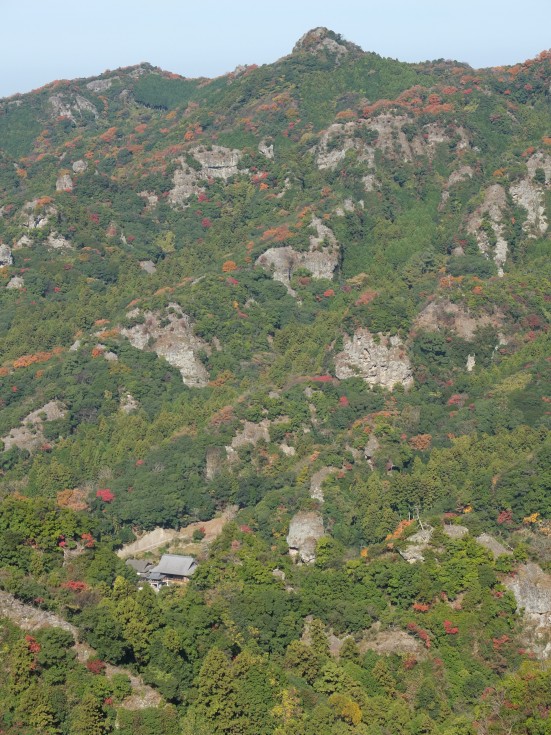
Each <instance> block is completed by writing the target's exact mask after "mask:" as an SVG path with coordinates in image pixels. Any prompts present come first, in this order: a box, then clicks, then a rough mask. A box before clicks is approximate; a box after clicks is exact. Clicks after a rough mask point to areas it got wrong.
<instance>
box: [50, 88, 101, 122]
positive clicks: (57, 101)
mask: <svg viewBox="0 0 551 735" xmlns="http://www.w3.org/2000/svg"><path fill="white" fill-rule="evenodd" d="M48 104H49V105H50V107H51V110H52V115H53V116H54V117H66V118H68V119H69V120H71V122H72V123H74V124H76V121H77V120H76V117H75V115H76V116H78V117H82V115H83V113H91V114H92V115H93V116H94V117H95V118H98V117H99V112H98V110H97V108H96V107H95V105H93V104H92V103H91V102H90V101H89V100H87V99H86V97H83V96H82V95H81V94H75V95H74V96H72V95H64V94H63V92H58V93H57V94H54V95H52V96H51V97H50V98H49V99H48Z"/></svg>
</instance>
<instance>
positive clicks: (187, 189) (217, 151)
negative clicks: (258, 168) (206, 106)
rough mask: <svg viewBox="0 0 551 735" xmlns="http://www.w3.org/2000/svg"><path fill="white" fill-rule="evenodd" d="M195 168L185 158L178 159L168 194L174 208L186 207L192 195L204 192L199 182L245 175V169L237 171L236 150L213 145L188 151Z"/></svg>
mask: <svg viewBox="0 0 551 735" xmlns="http://www.w3.org/2000/svg"><path fill="white" fill-rule="evenodd" d="M189 154H190V155H191V156H193V158H194V159H195V161H197V163H198V164H199V165H198V166H197V167H195V166H190V164H189V163H188V162H187V160H186V159H185V158H180V159H179V163H180V168H178V169H176V171H175V172H174V180H173V181H174V186H173V188H172V189H171V190H170V192H169V194H168V201H169V203H170V204H171V205H172V206H173V207H175V208H178V207H185V206H187V204H188V202H187V200H188V199H189V198H190V197H191V196H192V195H194V194H198V193H199V192H201V191H204V188H203V187H202V186H201V185H200V183H199V182H200V181H202V180H204V179H207V180H208V179H223V180H224V181H227V179H229V178H231V177H232V176H235V175H236V174H238V173H247V169H242V170H241V169H239V161H240V160H241V156H242V153H241V151H239V150H237V149H233V150H232V149H230V148H224V147H223V146H219V145H213V146H209V148H206V147H205V146H197V147H196V148H192V149H191V150H190V151H189Z"/></svg>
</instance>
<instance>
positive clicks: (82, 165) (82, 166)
mask: <svg viewBox="0 0 551 735" xmlns="http://www.w3.org/2000/svg"><path fill="white" fill-rule="evenodd" d="M87 168H88V161H84V160H83V159H82V158H81V159H79V160H78V161H75V162H74V163H73V165H72V169H73V171H74V172H75V173H76V174H83V173H84V172H85V171H86V169H87Z"/></svg>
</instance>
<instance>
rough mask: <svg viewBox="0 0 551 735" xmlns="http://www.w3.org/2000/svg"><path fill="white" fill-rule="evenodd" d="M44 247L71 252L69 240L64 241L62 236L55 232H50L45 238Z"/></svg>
mask: <svg viewBox="0 0 551 735" xmlns="http://www.w3.org/2000/svg"><path fill="white" fill-rule="evenodd" d="M46 245H47V246H48V247H49V248H53V249H54V250H71V249H72V247H73V246H72V245H71V243H70V242H69V240H66V239H65V238H64V237H63V235H60V234H58V233H57V232H50V234H49V235H48V237H47V238H46Z"/></svg>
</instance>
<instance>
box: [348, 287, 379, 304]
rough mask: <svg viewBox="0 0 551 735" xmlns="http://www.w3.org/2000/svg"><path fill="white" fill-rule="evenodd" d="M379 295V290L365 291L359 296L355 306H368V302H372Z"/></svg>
mask: <svg viewBox="0 0 551 735" xmlns="http://www.w3.org/2000/svg"><path fill="white" fill-rule="evenodd" d="M377 296H378V293H377V291H364V292H363V293H362V294H360V295H359V296H358V298H357V299H356V301H355V302H354V306H366V305H367V304H370V303H371V302H372V301H373V299H374V298H376V297H377Z"/></svg>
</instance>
